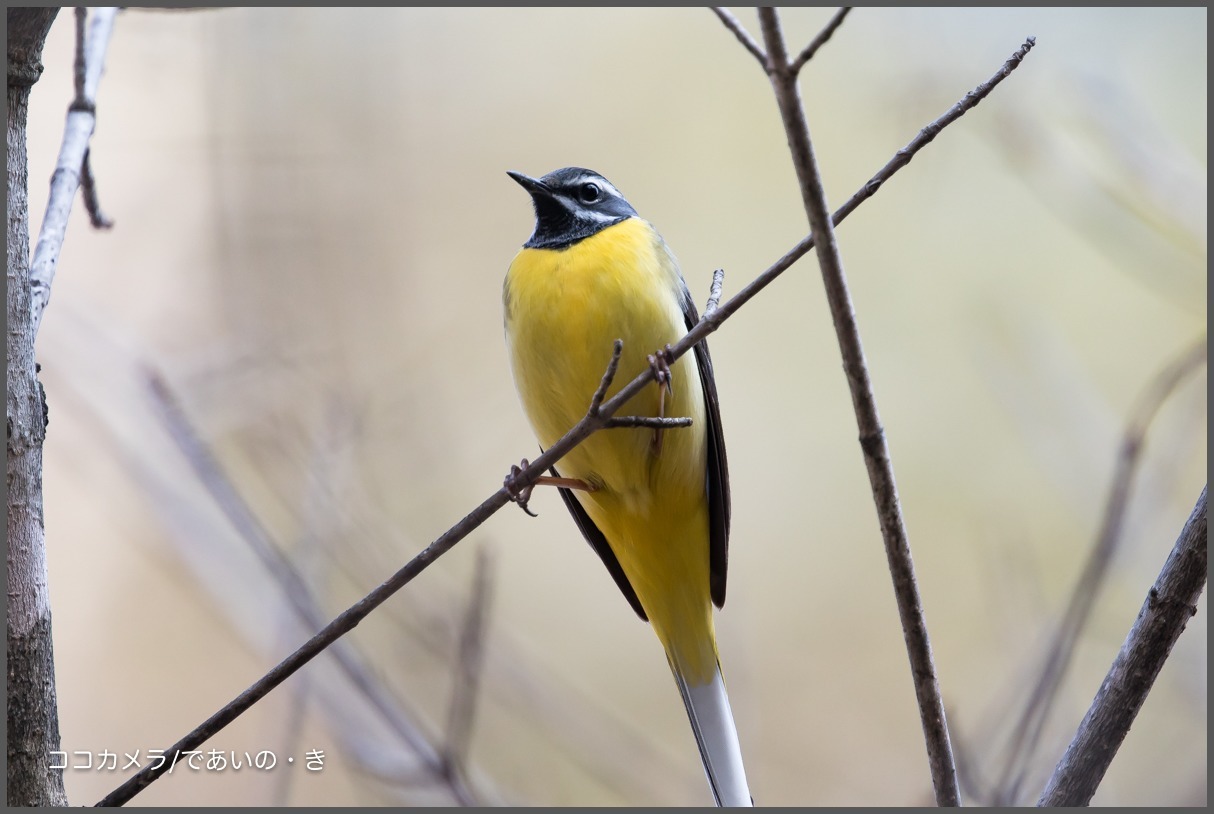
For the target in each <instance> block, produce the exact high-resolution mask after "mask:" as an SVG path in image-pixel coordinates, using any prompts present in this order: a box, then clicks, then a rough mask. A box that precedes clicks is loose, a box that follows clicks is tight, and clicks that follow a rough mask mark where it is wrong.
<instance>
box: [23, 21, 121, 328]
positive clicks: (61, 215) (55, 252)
mask: <svg viewBox="0 0 1214 814" xmlns="http://www.w3.org/2000/svg"><path fill="white" fill-rule="evenodd" d="M117 14H118V9H116V8H98V9H93V12H92V21H91V22H90V24H89V26H88V32H87V37H85V38H84V41H83V44H81V45H79V50H78V57H77V63H76V66H77V67H76V82H77V85H76V88H77V94H76V98H75V99H74V100H73V101H72V104H71V106H70V107H69V108H68V112H67V123H66V125H64V129H63V144H62V146H61V147H60V148H59V158H58V160H57V161H56V162H55V172H54V173H53V174H52V175H51V192H50V195H49V197H48V198H47V202H46V215H45V216H43V218H42V228H41V230H40V231H39V233H38V243H37V244H36V246H35V248H34V260H33V263H32V264H31V268H30V273H31V278H32V282H31V290H30V307H31V310H32V313H33V317H34V333H35V334H36V333H37V332H38V328H39V326H40V325H41V324H42V314H43V312H44V311H45V310H46V304H47V302H48V301H49V300H50V298H51V284H52V283H53V282H54V279H55V269H56V267H57V266H58V264H59V252H60V250H61V249H62V248H63V239H64V236H65V235H66V233H67V221H68V215H70V214H71V211H72V201H73V199H75V197H76V190H77V189H78V188H79V187H80V183H81V177H82V175H83V172H84V156H85V153H86V152H87V151H88V145H89V139H91V138H92V136H93V127H94V126H95V125H96V121H97V117H96V113H95V112H94V111H95V108H96V102H97V84H98V83H99V82H100V80H101V68H102V65H103V64H104V62H105V52H106V48H107V47H108V46H109V42H110V34H111V33H112V32H113V30H114V17H115V16H116V15H117ZM76 19H77V31H78V32H83V31H84V24H83V21H82V18H81V17H80V16H79V15H78V16H77V18H76ZM94 195H95V193H94Z"/></svg>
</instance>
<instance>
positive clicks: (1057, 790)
mask: <svg viewBox="0 0 1214 814" xmlns="http://www.w3.org/2000/svg"><path fill="white" fill-rule="evenodd" d="M1207 488H1208V485H1207V486H1206V487H1202V490H1201V496H1200V497H1199V498H1198V499H1197V505H1196V506H1194V507H1193V512H1192V514H1190V515H1189V520H1188V522H1187V523H1185V526H1184V529H1183V530H1182V531H1181V532H1180V537H1179V538H1178V539H1177V540H1176V545H1175V546H1173V547H1172V553H1171V554H1169V555H1168V559H1167V561H1166V562H1165V563H1164V566H1163V570H1162V571H1160V573H1159V578H1158V579H1156V580H1155V584H1154V585H1153V586H1152V587H1151V590H1150V591H1149V592H1148V593H1147V598H1146V601H1145V602H1144V603H1143V605H1142V609H1141V610H1139V611H1138V618H1137V619H1136V620H1135V621H1134V626H1133V627H1132V628H1130V633H1129V635H1128V636H1127V637H1126V640H1125V643H1124V644H1122V646H1121V651H1120V652H1118V654H1117V658H1116V659H1114V660H1113V664H1112V666H1111V667H1110V668H1109V672H1108V675H1106V676H1105V679H1104V682H1103V683H1102V684H1101V685H1100V691H1099V692H1097V693H1096V698H1095V699H1094V700H1093V701H1092V706H1091V708H1090V709H1088V713H1087V715H1085V716H1084V718H1083V722H1082V723H1080V724H1079V730H1078V731H1077V732H1076V733H1075V738H1074V739H1073V740H1072V741H1071V744H1070V746H1068V747H1067V749H1066V752H1065V753H1064V754H1063V756H1062V760H1061V761H1060V762H1059V763H1058V767H1057V768H1056V769H1055V770H1054V775H1053V777H1051V778H1050V780H1049V782H1048V783H1047V784H1046V787H1045V790H1044V791H1043V792H1042V793H1041V799H1040V800H1038V801H1037V805H1039V806H1051V807H1052V806H1085V805H1087V804H1088V803H1089V802H1091V799H1092V795H1093V794H1095V792H1096V787H1097V786H1099V785H1100V781H1101V780H1102V779H1103V778H1104V773H1105V772H1106V771H1107V770H1108V768H1109V764H1110V763H1112V762H1113V757H1114V756H1115V755H1116V754H1117V750H1118V748H1119V747H1120V746H1121V742H1122V741H1123V740H1125V736H1126V733H1127V732H1129V731H1130V726H1131V725H1132V724H1133V723H1134V719H1135V718H1136V717H1137V716H1138V711H1139V710H1140V709H1142V704H1143V702H1144V701H1145V700H1146V697H1147V693H1149V692H1150V691H1151V686H1152V685H1153V684H1154V683H1155V678H1156V676H1158V675H1159V671H1160V669H1161V668H1162V667H1163V663H1164V662H1165V661H1166V660H1167V658H1168V654H1169V653H1171V652H1172V646H1173V645H1174V644H1176V640H1177V639H1178V638H1179V637H1180V634H1181V631H1183V630H1184V628H1185V624H1186V623H1188V621H1189V619H1191V618H1192V617H1193V615H1194V614H1196V613H1197V600H1198V599H1199V598H1200V597H1201V592H1202V590H1203V589H1204V588H1205V584H1206V568H1207V562H1208V559H1207V554H1206V491H1207Z"/></svg>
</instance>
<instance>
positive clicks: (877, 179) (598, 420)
mask: <svg viewBox="0 0 1214 814" xmlns="http://www.w3.org/2000/svg"><path fill="white" fill-rule="evenodd" d="M1027 48H1028V46H1026V47H1025V48H1024V49H1022V50H1025V51H1027ZM1021 56H1023V54H1021ZM1004 70H1005V73H1004V74H1003V76H998V75H997V76H996V77H995V78H993V79H992V80H991V81H990V82H989V83H987V84H988V85H989V86H990V87H994V85H995V84H997V83H998V82H999V81H1001V80H1002V78H1003V77H1004V76H1006V72H1008V69H1007V66H1005V69H1004ZM990 87H988V88H987V90H986V92H985V93H983V94H982V95H983V96H985V94H986V93H989V92H990ZM969 96H973V93H971V94H970V95H969ZM969 96H967V99H968V98H969ZM965 102H966V100H963V101H962V102H960V103H958V105H957V106H954V108H953V109H952V110H950V111H949V112H948V113H947V114H945V116H944V117H942V118H941V119H938V120H937V121H936V122H934V123H933V124H931V125H929V126H928V127H927V128H924V130H923V131H920V133H919V135H918V136H916V138H915V139H914V140H912V141H911V142H910V143H909V144H908V145H907V146H906V147H904V148H903V149H902V150H900V151H899V152H898V154H897V155H896V156H895V157H894V158H892V159H891V160H890V161H889V162H888V163H887V164H886V165H885V167H883V168H882V169H881V170H880V171H879V172H877V174H876V175H874V176H873V177H872V178H871V179H869V181H868V182H867V183H866V184H865V185H864V186H863V187H862V188H861V189H859V190H857V191H856V193H855V194H854V195H852V197H851V198H850V199H849V200H848V201H847V203H846V204H844V205H843V206H842V207H840V208H839V209H838V210H837V211H836V212H835V214H834V215H833V216H832V221H833V223H835V224H838V223H839V222H841V221H842V220H843V219H844V218H846V217H847V216H848V215H849V214H851V213H852V212H853V211H855V209H856V208H857V207H858V206H859V205H860V204H861V203H863V202H864V201H865V200H867V199H868V198H871V197H872V196H873V195H874V194H875V193H876V191H877V190H878V189H879V188H880V187H881V185H882V184H883V183H885V182H886V181H888V180H889V179H890V178H891V177H892V176H893V175H894V173H896V172H897V171H898V170H900V169H901V168H902V167H904V166H906V164H907V163H908V162H909V161H910V158H911V157H912V156H913V155H914V154H915V153H916V152H918V151H919V150H920V149H922V148H923V147H924V146H926V145H927V143H928V142H930V141H931V140H932V139H933V138H935V136H936V135H937V134H938V133H939V132H940V130H941V129H943V128H944V127H945V126H947V125H948V124H951V123H952V122H953V121H956V120H957V119H958V118H960V116H961V115H962V113H964V112H965V110H968V109H969V107H972V106H973V105H974V104H976V103H977V102H976V101H974V102H971V103H969V104H968V106H965ZM928 131H930V137H925V133H928ZM813 247H814V238H813V235H810V236H808V237H806V238H804V239H803V240H801V242H799V243H798V244H797V245H796V246H794V247H793V248H792V249H790V250H789V251H788V252H786V253H785V254H784V256H783V257H781V258H780V259H779V260H777V261H776V262H775V263H773V264H772V265H771V266H770V267H768V268H767V269H766V270H765V271H764V272H763V273H762V274H760V275H759V276H758V277H756V278H755V279H754V280H752V281H751V282H750V283H749V284H747V285H746V286H745V287H744V288H743V289H742V290H741V291H739V292H738V293H737V294H735V295H734V296H733V297H731V298H730V299H729V300H727V301H726V302H724V303H722V304H721V305H720V307H719V308H716V309H713V311H712V312H711V313H706V314H705V315H704V316H703V317H701V318H700V321H699V322H698V323H696V325H695V326H694V327H693V328H692V329H691V330H690V331H688V332H687V334H686V335H684V336H683V338H681V339H680V340H679V341H678V342H676V343H675V344H674V345H672V346H671V349H670V351H669V353H668V359H669V361H670V362H674V361H675V360H677V359H678V358H679V357H681V356H682V355H683V354H685V353H687V352H688V351H689V350H691V349H692V348H693V347H695V345H696V343H698V342H700V341H701V340H703V339H704V338H706V337H707V336H709V335H710V334H712V333H713V332H715V331H716V330H717V329H718V328H719V327H720V326H721V325H722V324H723V323H724V322H725V320H726V319H728V318H729V317H730V316H731V315H732V314H733V313H735V312H736V311H737V310H738V309H739V308H741V307H742V306H743V305H745V304H746V303H747V302H749V301H750V300H751V299H752V298H753V297H754V296H755V295H756V294H758V293H759V292H760V291H762V290H763V289H764V288H766V287H767V286H768V285H769V284H770V283H771V282H772V280H774V279H776V277H778V276H780V274H782V273H783V272H785V271H786V270H787V269H788V268H789V267H791V266H792V265H793V263H795V262H796V261H797V260H799V259H800V258H802V257H804V256H805V254H806V253H807V252H808V251H809V250H810V249H812V248H813ZM653 380H654V370H653V368H650V367H646V368H644V369H643V370H642V371H641V372H640V373H639V374H638V375H637V377H636V378H635V379H633V380H632V381H631V382H629V383H628V384H627V385H625V386H624V387H623V388H621V389H620V391H619V392H618V393H616V394H615V395H614V396H612V397H611V398H610V399H607V400H605V401H604V402H603V403H602V405H601V407H600V409H599V410H598V411H597V412H596V413H595V414H594V415H587V416H584V417H583V418H582V420H581V421H579V422H578V423H577V424H575V425H574V426H573V427H572V428H571V429H570V430H569V432H567V433H565V435H563V436H562V437H561V438H560V439H559V440H558V441H557V442H556V443H555V444H553V445H552V446H551V447H549V448H548V449H547V450H545V451H544V453H543V454H542V455H540V457H539V458H537V459H536V460H535V461H534V463H532V464H531V465H530V466H528V467H527V468H526V469H525V470H524V471H522V472H520V473H519V474H518V476H517V478H516V483H515V487H516V489H517V488H522V487H525V486H528V485H531V484H534V483H535V481H536V479H537V478H539V477H540V476H541V475H542V474H543V473H544V472H546V471H548V469H549V468H551V467H552V465H553V464H555V463H556V462H557V461H559V460H560V459H561V458H562V457H564V455H565V454H566V453H568V452H569V450H571V449H572V448H573V447H574V446H576V445H577V444H580V443H581V442H582V441H583V440H584V439H585V438H586V437H588V436H589V435H590V434H591V433H593V432H595V431H597V430H598V429H600V428H601V427H602V426H603V425H604V423H605V421H606V419H609V418H611V417H612V416H613V415H614V414H615V412H616V411H617V410H618V409H620V407H622V406H623V405H624V404H626V403H627V402H628V400H629V399H631V398H633V397H634V396H636V395H637V394H638V393H639V392H640V391H641V390H642V389H644V388H645V387H646V386H647V385H648V384H649V383H650V382H652V381H653ZM514 494H515V493H514V492H512V491H511V489H510V488H508V487H507V486H506V485H505V484H504V483H503V485H502V487H501V488H499V489H498V490H497V491H496V492H494V493H493V494H491V495H490V496H489V497H487V498H486V499H485V500H484V501H482V502H481V504H480V505H479V506H477V507H476V508H475V509H473V510H472V511H470V512H469V513H468V514H467V515H466V516H465V517H464V518H463V519H462V520H460V521H459V522H457V523H456V524H454V525H453V526H451V528H449V529H448V530H447V531H446V532H444V533H443V534H442V535H441V536H440V537H438V538H437V539H436V540H434V542H432V543H431V544H430V545H429V546H427V547H426V548H425V549H424V550H423V551H421V553H419V554H418V555H417V556H416V557H414V558H413V559H412V560H410V561H409V562H408V563H406V564H405V565H404V566H403V567H402V568H401V569H400V570H399V571H397V572H396V573H395V574H393V575H392V576H391V577H389V578H388V579H387V580H385V581H384V583H383V584H381V585H380V586H378V587H377V588H375V590H373V591H371V592H370V593H369V594H367V595H366V596H365V597H363V598H362V599H361V600H359V601H358V602H356V603H355V604H354V605H352V606H351V607H349V608H347V609H346V610H345V611H344V612H343V613H341V614H340V615H339V616H337V618H335V619H334V620H333V621H331V622H330V623H329V624H328V625H326V626H325V627H324V628H323V629H322V630H320V631H319V632H318V633H317V634H316V635H315V636H313V637H312V638H311V639H309V640H308V641H307V642H305V643H304V644H303V645H302V646H300V648H299V649H298V650H296V651H295V652H294V653H292V654H291V655H289V656H288V657H287V658H285V659H283V661H282V662H281V663H279V664H278V666H276V667H275V668H274V669H272V670H271V671H270V672H268V673H267V674H266V675H264V676H263V677H262V678H261V679H259V680H258V681H257V682H256V683H254V684H253V685H251V686H250V687H249V688H248V689H246V690H245V691H244V692H243V693H241V694H240V695H239V696H238V697H237V698H235V699H233V700H232V701H231V702H230V703H228V704H227V705H226V706H225V707H223V708H222V709H220V710H219V711H217V712H216V713H215V714H214V715H212V716H211V717H210V718H208V719H207V720H206V721H204V722H203V723H202V724H200V725H199V726H198V727H197V728H196V729H195V730H194V731H192V732H190V733H189V734H187V735H186V736H185V737H183V738H182V739H181V740H179V741H178V742H177V743H176V744H174V745H173V746H171V747H170V748H168V749H165V750H164V752H163V754H165V755H166V757H167V756H171V755H173V754H175V753H177V752H178V751H181V752H184V751H188V750H190V749H194V748H197V747H198V746H199V745H201V744H203V743H205V742H206V741H207V740H208V739H209V738H210V737H212V736H213V735H214V734H216V733H217V732H219V731H220V730H222V729H223V728H224V727H225V726H227V725H228V724H229V723H231V722H232V721H234V720H236V718H238V717H239V716H240V715H241V714H243V713H244V712H245V711H246V710H247V709H249V707H251V706H253V704H255V703H256V702H257V701H258V700H259V699H260V698H262V697H264V696H265V695H266V694H267V693H269V692H270V691H271V690H273V689H274V688H275V687H277V686H278V685H279V684H281V683H282V682H283V681H285V680H286V679H287V678H288V677H289V676H291V674H293V673H294V672H295V671H297V670H299V669H300V668H301V667H303V666H304V665H305V664H307V663H308V662H309V661H311V660H312V659H313V658H315V657H316V656H317V655H318V654H319V653H321V652H322V651H323V650H324V649H325V648H326V647H328V646H329V644H330V643H332V642H333V641H335V640H337V639H338V638H340V637H341V636H343V635H344V634H346V633H348V632H349V631H350V630H353V629H354V627H355V626H357V625H358V623H359V622H361V621H362V620H363V619H365V618H366V617H367V615H368V614H370V613H371V611H373V610H374V609H375V608H377V607H379V605H381V604H383V603H384V602H385V601H386V600H387V599H388V598H389V597H391V596H392V595H393V594H394V593H396V592H397V591H399V590H400V589H401V588H403V587H404V586H405V585H407V584H408V583H409V582H410V581H412V580H413V578H414V577H416V576H417V575H418V574H420V573H421V572H422V571H424V570H425V569H426V568H427V567H429V565H430V564H431V563H433V562H434V561H435V560H436V559H438V558H439V557H441V556H442V555H443V554H445V553H446V552H447V551H449V550H450V549H451V548H452V547H453V546H454V545H455V544H456V543H458V542H459V541H460V540H462V539H463V538H464V537H466V536H468V534H469V533H471V532H472V531H473V530H474V529H476V528H477V527H479V526H480V525H481V524H482V523H484V522H485V521H486V520H488V519H489V517H491V516H492V515H493V514H494V513H495V512H497V511H498V510H499V509H501V508H502V507H503V506H505V505H506V504H507V503H510V502H511V501H512V500H513V499H514V498H513V495H514ZM169 763H170V761H169V760H167V759H166V760H165V761H164V763H163V764H162V765H160V766H153V765H152V764H151V763H149V764H148V765H146V766H144V768H143V769H141V770H140V771H139V772H138V773H137V774H135V775H133V776H132V777H130V778H129V779H128V780H127V781H126V782H125V783H123V784H122V785H121V786H119V787H118V788H116V789H114V791H112V792H110V794H108V795H107V796H106V797H105V798H104V799H103V800H102V801H101V802H100V803H99V805H121V804H122V803H124V802H126V801H128V800H130V799H131V798H133V797H134V796H135V795H136V794H138V793H139V792H140V791H142V790H143V789H144V788H146V787H147V786H148V785H149V784H151V783H152V782H153V781H155V780H156V779H157V778H158V777H160V776H161V775H163V774H164V773H165V772H167V771H168V767H169Z"/></svg>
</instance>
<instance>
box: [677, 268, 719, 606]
mask: <svg viewBox="0 0 1214 814" xmlns="http://www.w3.org/2000/svg"><path fill="white" fill-rule="evenodd" d="M680 283H682V291H681V292H680V293H679V299H680V301H681V302H680V304H681V305H682V307H683V320H684V322H686V323H687V330H689V331H690V330H691V329H692V328H693V327H694V326H695V324H696V323H697V322H699V321H700V316H699V314H698V313H697V312H696V306H695V303H694V302H693V301H692V299H691V292H690V291H688V290H687V283H686V282H683V281H682V280H681V279H680ZM693 352H694V353H695V356H696V367H698V368H699V371H700V386H701V388H702V389H703V391H704V407H705V411H704V412H705V413H706V415H707V416H708V429H707V432H706V433H705V437H706V438H707V439H708V474H707V478H706V481H707V482H706V484H705V488H706V490H707V492H708V541H709V544H708V562H709V571H708V582H709V590H710V592H711V596H712V602H713V604H714V605H716V606H717V607H718V608H720V607H722V606H724V604H725V573H726V571H727V570H728V566H729V463H728V461H727V460H726V458H725V436H724V435H723V434H722V432H721V405H720V402H719V401H718V400H717V380H716V377H715V376H714V375H713V372H712V357H711V356H710V355H709V354H708V343H707V341H705V340H701V341H700V342H698V343H696V346H695V348H694V349H693Z"/></svg>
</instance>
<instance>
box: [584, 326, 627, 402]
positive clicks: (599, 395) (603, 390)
mask: <svg viewBox="0 0 1214 814" xmlns="http://www.w3.org/2000/svg"><path fill="white" fill-rule="evenodd" d="M623 352H624V340H623V339H617V340H615V342H614V344H613V345H612V348H611V361H610V362H608V363H607V369H606V370H605V371H603V380H602V381H601V382H599V388H598V389H597V390H595V391H594V395H593V396H591V397H590V414H591V415H598V412H599V407H600V406H602V404H603V399H604V398H605V397H606V396H607V388H608V387H611V382H612V380H614V379H615V372H616V371H617V370H618V369H619V367H620V355H621V354H622V353H623Z"/></svg>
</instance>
